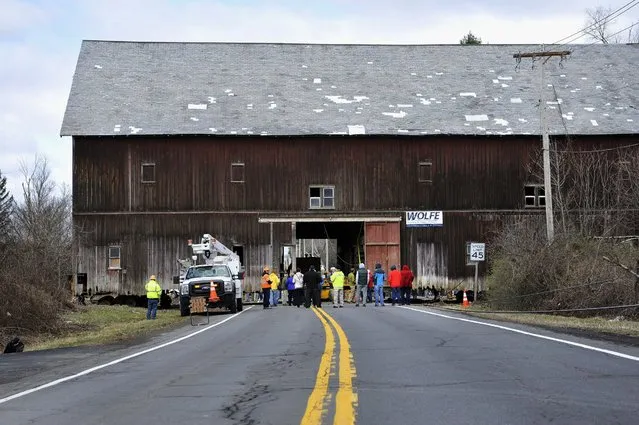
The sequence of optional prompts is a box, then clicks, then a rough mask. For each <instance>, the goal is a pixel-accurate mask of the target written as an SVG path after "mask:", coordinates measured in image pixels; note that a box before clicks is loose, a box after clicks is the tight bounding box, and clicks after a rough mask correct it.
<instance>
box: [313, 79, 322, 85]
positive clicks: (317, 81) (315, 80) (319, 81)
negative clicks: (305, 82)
mask: <svg viewBox="0 0 639 425" xmlns="http://www.w3.org/2000/svg"><path fill="white" fill-rule="evenodd" d="M313 84H322V79H321V78H313Z"/></svg>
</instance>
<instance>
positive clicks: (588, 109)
mask: <svg viewBox="0 0 639 425" xmlns="http://www.w3.org/2000/svg"><path fill="white" fill-rule="evenodd" d="M584 111H588V112H595V108H590V107H589V108H584Z"/></svg>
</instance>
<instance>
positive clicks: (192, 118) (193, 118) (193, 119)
mask: <svg viewBox="0 0 639 425" xmlns="http://www.w3.org/2000/svg"><path fill="white" fill-rule="evenodd" d="M199 120H200V119H199V118H196V117H191V121H199Z"/></svg>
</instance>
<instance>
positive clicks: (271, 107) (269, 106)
mask: <svg viewBox="0 0 639 425" xmlns="http://www.w3.org/2000/svg"><path fill="white" fill-rule="evenodd" d="M275 108H277V103H271V104H270V105H268V109H275Z"/></svg>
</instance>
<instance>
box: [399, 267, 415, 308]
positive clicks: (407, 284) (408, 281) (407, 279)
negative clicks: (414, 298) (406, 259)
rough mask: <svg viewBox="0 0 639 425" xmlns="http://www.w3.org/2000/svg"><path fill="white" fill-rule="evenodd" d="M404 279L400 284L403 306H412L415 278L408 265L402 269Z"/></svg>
mask: <svg viewBox="0 0 639 425" xmlns="http://www.w3.org/2000/svg"><path fill="white" fill-rule="evenodd" d="M401 274H402V279H401V283H400V291H401V298H402V305H410V296H411V292H412V290H413V280H414V279H415V276H414V275H413V272H412V271H411V270H410V268H408V266H407V265H406V264H404V266H403V267H402V272H401Z"/></svg>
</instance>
